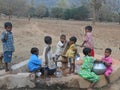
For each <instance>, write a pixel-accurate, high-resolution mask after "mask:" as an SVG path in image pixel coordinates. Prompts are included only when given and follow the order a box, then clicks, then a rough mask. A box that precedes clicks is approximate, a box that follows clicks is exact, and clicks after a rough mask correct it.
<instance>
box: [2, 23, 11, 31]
mask: <svg viewBox="0 0 120 90" xmlns="http://www.w3.org/2000/svg"><path fill="white" fill-rule="evenodd" d="M4 28H5V29H6V30H7V31H11V30H12V23H11V22H5V24H4Z"/></svg>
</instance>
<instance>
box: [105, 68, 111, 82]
mask: <svg viewBox="0 0 120 90" xmlns="http://www.w3.org/2000/svg"><path fill="white" fill-rule="evenodd" d="M111 73H112V70H109V69H108V70H106V72H105V73H104V76H105V78H106V80H107V82H108V83H110V78H109V75H110V74H111Z"/></svg>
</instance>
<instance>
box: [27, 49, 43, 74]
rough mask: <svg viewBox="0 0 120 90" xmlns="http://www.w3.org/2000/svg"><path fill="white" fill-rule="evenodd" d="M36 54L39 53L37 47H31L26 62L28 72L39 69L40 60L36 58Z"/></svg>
mask: <svg viewBox="0 0 120 90" xmlns="http://www.w3.org/2000/svg"><path fill="white" fill-rule="evenodd" d="M38 55H39V49H38V48H36V47H33V48H32V49H31V56H30V59H29V61H28V64H27V65H28V69H29V71H30V72H36V71H38V70H40V69H41V65H42V60H40V59H39V58H38Z"/></svg>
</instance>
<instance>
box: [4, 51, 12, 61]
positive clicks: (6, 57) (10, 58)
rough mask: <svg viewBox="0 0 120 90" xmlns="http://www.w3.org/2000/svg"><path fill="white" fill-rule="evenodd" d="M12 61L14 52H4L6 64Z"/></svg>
mask: <svg viewBox="0 0 120 90" xmlns="http://www.w3.org/2000/svg"><path fill="white" fill-rule="evenodd" d="M11 60H12V51H6V52H4V62H5V63H11Z"/></svg>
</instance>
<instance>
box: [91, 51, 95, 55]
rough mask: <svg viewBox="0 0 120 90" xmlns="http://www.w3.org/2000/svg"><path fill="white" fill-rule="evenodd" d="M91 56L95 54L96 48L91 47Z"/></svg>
mask: <svg viewBox="0 0 120 90" xmlns="http://www.w3.org/2000/svg"><path fill="white" fill-rule="evenodd" d="M91 56H93V57H94V56H95V53H94V49H91Z"/></svg>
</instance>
